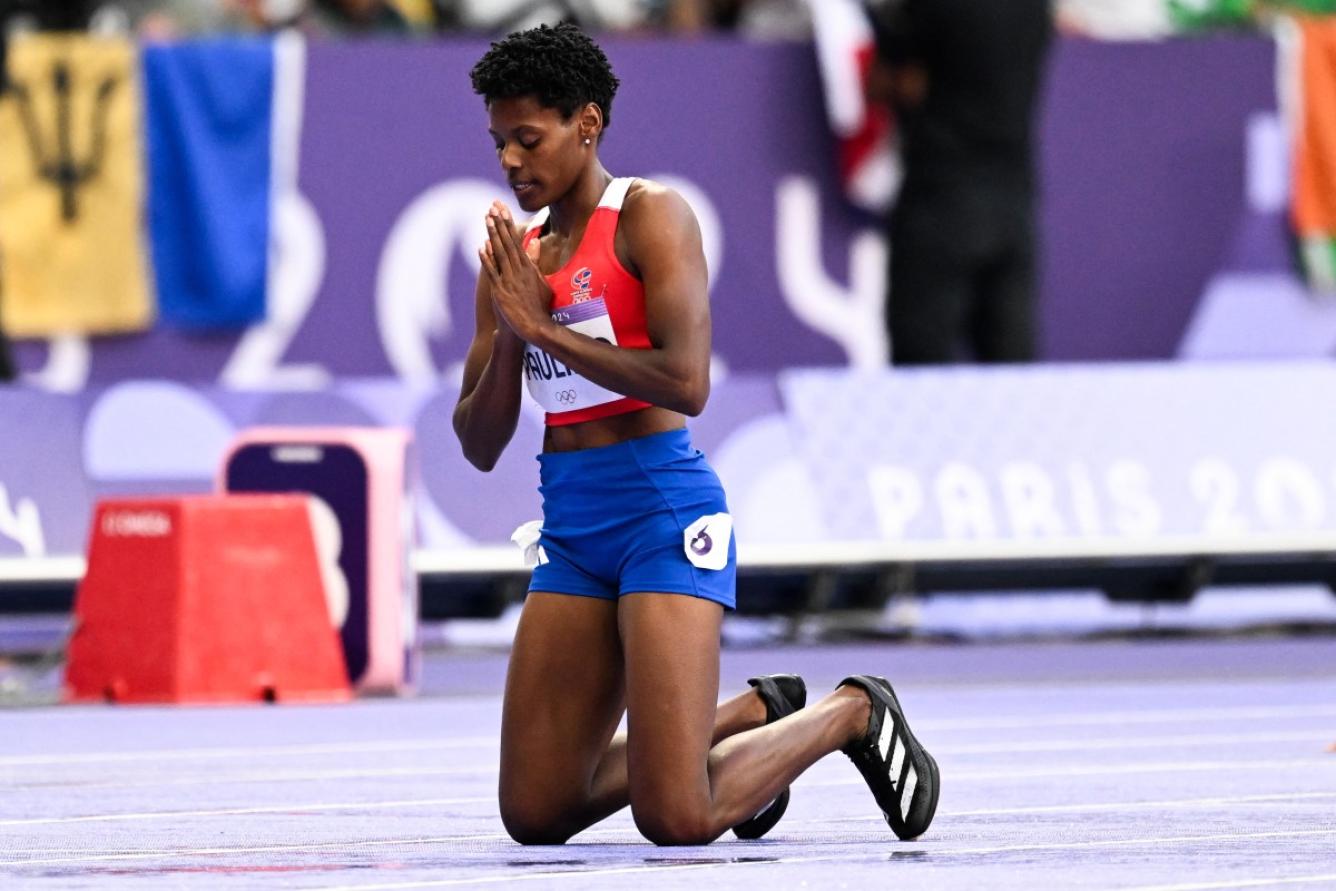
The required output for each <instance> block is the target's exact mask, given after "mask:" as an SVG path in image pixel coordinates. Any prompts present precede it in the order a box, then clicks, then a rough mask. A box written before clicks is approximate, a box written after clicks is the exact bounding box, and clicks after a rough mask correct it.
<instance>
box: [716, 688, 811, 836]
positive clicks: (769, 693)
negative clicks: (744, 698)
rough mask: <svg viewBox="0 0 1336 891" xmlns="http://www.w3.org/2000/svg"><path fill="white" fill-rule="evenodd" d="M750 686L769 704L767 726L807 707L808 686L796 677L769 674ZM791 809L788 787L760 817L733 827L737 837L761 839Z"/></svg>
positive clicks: (766, 705) (766, 716)
mask: <svg viewBox="0 0 1336 891" xmlns="http://www.w3.org/2000/svg"><path fill="white" fill-rule="evenodd" d="M747 683H749V684H751V685H752V686H753V687H755V688H756V694H757V695H758V696H760V697H761V701H762V702H764V703H765V723H767V724H773V723H775V722H776V721H778V720H779V719H780V718H783V717H784V716H786V715H791V714H793V713H794V712H796V711H797V710H798V709H800V708H802V707H803V706H805V705H807V685H806V684H805V683H803V679H802V678H800V677H798V676H797V675H796V674H768V675H765V676H764V677H759V678H748V679H747ZM788 807H789V790H788V788H787V787H785V789H784V791H783V792H781V793H779V797H778V798H776V799H775V800H774V801H772V802H770V803H769V804H767V805H766V806H765V809H764V810H762V811H761V812H760V813H759V814H757V815H756V816H754V817H752V818H751V819H750V820H744V821H743V822H741V823H739V824H738V825H736V826H734V827H733V834H734V835H736V836H737V837H738V838H745V839H753V838H760V837H761V836H763V835H765V834H766V833H767V832H769V831H770V830H771V829H774V828H775V824H776V823H778V822H779V818H780V817H782V816H784V811H786V810H788Z"/></svg>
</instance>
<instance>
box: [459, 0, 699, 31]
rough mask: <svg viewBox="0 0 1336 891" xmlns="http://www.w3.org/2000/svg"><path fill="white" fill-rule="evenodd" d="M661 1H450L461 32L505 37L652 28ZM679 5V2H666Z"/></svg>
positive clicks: (675, 0) (662, 0)
mask: <svg viewBox="0 0 1336 891" xmlns="http://www.w3.org/2000/svg"><path fill="white" fill-rule="evenodd" d="M662 2H664V0H452V3H451V5H452V6H453V10H452V15H453V17H454V19H455V21H456V22H457V23H458V24H459V25H460V26H461V27H464V28H468V29H471V30H475V31H487V32H492V33H501V34H504V33H509V32H511V31H521V30H525V29H528V28H533V27H536V26H538V25H558V24H561V23H567V24H572V25H577V26H579V27H580V28H582V29H584V30H585V31H629V30H637V29H641V28H645V27H647V26H650V25H653V24H654V22H655V18H656V9H655V7H656V6H657V5H658V4H660V3H662ZM668 2H679V0H668Z"/></svg>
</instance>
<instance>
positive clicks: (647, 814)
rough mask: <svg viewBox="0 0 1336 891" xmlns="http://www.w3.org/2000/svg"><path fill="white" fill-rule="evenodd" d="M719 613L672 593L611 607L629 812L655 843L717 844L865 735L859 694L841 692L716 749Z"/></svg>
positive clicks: (865, 712) (862, 698) (718, 609)
mask: <svg viewBox="0 0 1336 891" xmlns="http://www.w3.org/2000/svg"><path fill="white" fill-rule="evenodd" d="M722 613H723V610H722V608H721V607H720V606H719V605H718V604H715V603H711V602H710V601H707V600H701V599H699V598H695V597H686V596H682V595H676V594H633V595H630V596H624V597H622V599H621V600H620V601H619V604H618V615H617V619H618V627H619V628H620V630H621V638H622V652H623V654H624V660H625V672H626V702H627V709H628V739H627V766H628V769H629V775H630V776H629V779H630V782H629V791H630V800H631V810H632V813H633V815H634V817H635V821H636V825H637V826H638V827H639V828H640V831H641V832H642V833H644V835H645V837H646V838H648V839H650V840H651V841H653V842H655V843H657V844H704V843H706V842H709V841H712V840H713V839H715V838H718V837H719V836H720V835H721V834H722V833H723V832H724V831H725V830H727V829H728V828H729V827H731V826H733V825H736V824H737V823H740V822H742V821H743V820H745V819H747V818H749V817H751V816H752V815H753V814H755V813H756V812H757V811H759V810H760V809H761V808H762V807H764V806H765V805H766V804H767V803H768V802H770V801H771V800H772V799H774V798H775V796H776V795H778V794H779V792H780V791H781V790H782V789H784V787H786V786H788V785H789V784H790V783H792V782H793V780H794V779H796V778H797V777H798V776H799V775H800V774H801V773H802V772H803V771H804V770H806V769H807V768H808V767H810V766H811V765H812V764H814V763H815V762H816V761H818V760H820V759H821V758H822V757H824V756H825V755H828V754H830V753H831V752H834V751H837V750H838V749H840V748H842V747H843V746H845V745H847V744H848V743H849V742H851V741H852V740H853V739H855V738H856V737H857V736H858V735H859V734H861V733H862V732H863V731H864V730H865V729H866V728H867V722H868V715H869V708H870V706H869V702H868V699H867V697H866V695H865V694H863V693H862V692H861V691H860V690H857V689H850V688H840V689H839V690H837V691H836V692H834V693H832V694H830V695H829V696H826V697H825V698H824V699H822V700H821V701H820V702H818V703H816V704H815V705H812V706H809V707H807V708H806V709H803V710H802V711H799V712H797V713H796V714H793V715H790V716H788V717H787V718H784V719H783V720H781V721H777V722H775V723H774V724H769V725H766V726H762V727H757V728H755V729H751V730H745V731H743V732H740V733H737V734H734V735H731V736H729V737H728V738H727V739H724V740H723V741H722V742H720V743H718V745H714V741H715V733H714V716H715V698H716V696H717V693H718V686H719V625H720V621H721V619H722Z"/></svg>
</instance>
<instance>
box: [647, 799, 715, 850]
mask: <svg viewBox="0 0 1336 891" xmlns="http://www.w3.org/2000/svg"><path fill="white" fill-rule="evenodd" d="M631 815H632V816H633V817H634V818H635V821H636V828H637V829H639V830H640V834H641V835H643V836H645V838H646V839H648V840H649V841H651V842H653V843H654V844H656V845H663V846H673V845H708V844H709V843H710V842H712V841H714V840H715V839H716V838H717V837H718V836H719V833H718V832H716V831H715V830H714V827H713V826H712V825H711V821H710V815H709V813H708V812H705V811H700V810H696V809H694V808H683V807H679V808H671V807H669V808H658V807H635V806H632V808H631Z"/></svg>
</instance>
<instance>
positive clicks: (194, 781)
mask: <svg viewBox="0 0 1336 891" xmlns="http://www.w3.org/2000/svg"><path fill="white" fill-rule="evenodd" d="M1298 768H1304V769H1317V770H1323V769H1326V770H1331V769H1336V758H1332V757H1330V756H1324V757H1320V758H1290V759H1284V760H1265V759H1259V760H1247V761H1156V762H1146V763H1139V764H1135V763H1134V764H1117V765H1110V764H1107V763H1098V764H1066V765H1061V766H1058V767H1041V768H1024V767H999V768H997V769H995V770H954V769H953V770H952V771H951V778H952V780H953V781H955V780H1017V779H1038V778H1046V777H1084V776H1122V775H1135V774H1143V773H1172V772H1175V771H1192V772H1198V773H1200V772H1212V771H1224V772H1228V771H1243V772H1253V771H1260V770H1285V769H1298ZM497 772H498V771H497V768H496V767H381V768H348V769H346V770H312V771H289V772H263V773H246V774H234V775H231V776H229V775H226V774H209V775H203V776H187V777H151V778H144V779H135V780H116V781H108V782H84V781H80V780H54V781H44V782H31V783H13V784H7V783H0V790H4V791H5V792H8V793H16V792H31V793H38V794H41V793H44V792H47V791H49V790H51V789H87V790H94V789H154V788H164V787H171V786H223V785H245V784H247V783H306V782H324V781H326V780H364V779H394V778H408V777H436V776H455V777H458V776H466V777H475V778H487V779H489V780H490V778H492V777H494V776H496V774H497ZM862 782H863V780H862V779H861V778H859V777H857V776H853V777H846V778H844V779H839V780H813V779H809V778H807V777H801V778H799V779H798V780H797V782H795V783H794V785H796V786H799V787H802V788H818V787H825V786H857V785H859V784H861V783H862Z"/></svg>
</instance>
